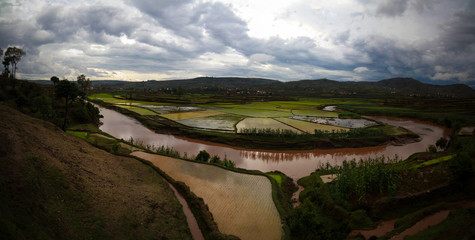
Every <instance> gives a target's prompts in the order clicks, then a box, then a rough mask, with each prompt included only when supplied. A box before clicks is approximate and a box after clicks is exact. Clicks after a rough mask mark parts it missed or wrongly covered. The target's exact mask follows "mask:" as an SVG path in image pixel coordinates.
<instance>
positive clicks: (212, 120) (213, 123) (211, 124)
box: [177, 114, 244, 131]
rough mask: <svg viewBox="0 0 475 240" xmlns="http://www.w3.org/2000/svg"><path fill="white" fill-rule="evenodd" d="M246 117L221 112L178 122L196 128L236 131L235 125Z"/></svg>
mask: <svg viewBox="0 0 475 240" xmlns="http://www.w3.org/2000/svg"><path fill="white" fill-rule="evenodd" d="M243 118H244V117H243V116H240V115H234V114H221V115H213V116H207V117H199V118H189V119H184V120H178V121H177V122H179V123H181V124H183V125H186V126H189V127H195V128H203V129H210V130H223V131H234V130H235V129H234V125H236V123H237V122H239V121H241V120H242V119H243Z"/></svg>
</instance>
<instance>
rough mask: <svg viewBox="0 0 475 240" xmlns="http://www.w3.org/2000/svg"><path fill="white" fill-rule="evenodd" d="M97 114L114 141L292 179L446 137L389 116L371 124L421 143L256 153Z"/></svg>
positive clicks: (421, 147)
mask: <svg viewBox="0 0 475 240" xmlns="http://www.w3.org/2000/svg"><path fill="white" fill-rule="evenodd" d="M100 111H101V114H102V115H103V116H104V118H103V119H101V121H102V122H103V125H102V126H101V127H100V128H101V130H103V131H104V132H107V133H109V134H111V135H112V136H114V137H116V138H119V139H121V138H122V139H124V140H127V139H130V137H133V138H134V139H140V140H142V141H143V142H144V143H145V144H151V145H156V146H161V145H164V146H169V147H173V149H175V150H177V151H179V152H180V153H181V154H182V155H183V154H184V153H185V152H186V153H187V155H188V156H192V155H196V154H198V152H199V151H201V150H206V151H207V152H209V153H210V154H211V155H218V156H220V157H221V158H224V156H226V157H227V158H228V159H230V160H232V161H234V162H235V163H236V166H237V167H239V168H244V169H251V170H260V171H263V172H269V171H274V170H278V171H281V172H283V173H285V174H286V175H288V176H290V177H291V178H293V179H295V180H296V179H299V178H301V177H304V176H308V175H309V174H310V173H312V172H313V171H315V170H316V169H317V168H319V167H320V166H321V165H322V164H326V163H327V162H328V163H330V164H332V165H337V164H341V163H342V162H343V161H344V160H346V159H348V160H349V159H360V158H363V159H366V158H374V157H379V156H383V155H384V156H386V157H391V158H393V157H394V156H396V155H397V156H399V157H400V158H402V159H405V158H407V157H409V156H410V155H411V154H413V153H416V152H423V151H426V149H427V148H428V146H429V145H430V144H435V142H436V141H437V140H438V139H439V138H440V137H442V136H447V135H448V129H445V128H443V127H441V126H438V125H435V124H431V123H428V122H422V121H417V120H411V119H400V118H389V117H372V119H371V120H373V121H380V122H384V123H386V124H390V125H394V126H401V127H404V128H406V129H408V130H410V131H413V132H414V133H416V134H419V135H420V136H421V140H420V141H418V142H414V143H408V144H404V145H402V146H393V145H388V146H376V147H364V148H341V149H328V150H289V151H279V150H274V151H271V150H256V149H244V148H238V147H231V146H227V145H223V144H215V143H211V142H206V141H200V140H195V139H189V138H184V137H176V136H172V135H164V134H157V133H154V132H152V131H151V130H149V129H147V128H145V127H144V126H143V125H141V124H140V123H139V122H137V121H136V120H135V119H133V118H130V117H128V116H125V115H123V114H120V113H118V112H115V111H113V110H109V109H105V108H100Z"/></svg>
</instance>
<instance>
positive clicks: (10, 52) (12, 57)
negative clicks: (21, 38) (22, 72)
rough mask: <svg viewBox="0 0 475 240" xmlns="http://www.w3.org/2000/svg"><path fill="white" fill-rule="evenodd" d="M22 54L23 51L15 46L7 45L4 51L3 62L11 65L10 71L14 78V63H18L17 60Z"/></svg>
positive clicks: (23, 53)
mask: <svg viewBox="0 0 475 240" xmlns="http://www.w3.org/2000/svg"><path fill="white" fill-rule="evenodd" d="M24 55H26V53H25V51H23V50H22V49H21V48H17V47H8V48H7V51H6V52H5V57H4V62H3V64H4V65H5V63H8V64H9V65H11V73H12V75H13V79H16V70H17V66H16V65H17V64H18V62H20V60H21V57H23V56H24ZM7 66H8V65H7Z"/></svg>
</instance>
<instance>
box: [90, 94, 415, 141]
mask: <svg viewBox="0 0 475 240" xmlns="http://www.w3.org/2000/svg"><path fill="white" fill-rule="evenodd" d="M125 96H127V94H125ZM125 96H119V95H115V96H114V95H112V94H93V95H91V96H90V99H91V100H95V101H99V102H98V103H100V104H102V105H105V106H106V107H115V109H116V110H119V111H121V112H122V113H125V114H128V115H131V113H132V112H133V113H137V114H138V115H136V114H135V115H134V114H132V115H131V116H132V117H135V118H137V119H138V120H139V121H141V122H142V123H143V124H144V125H146V126H148V127H149V128H151V129H153V130H155V131H157V132H160V133H168V134H174V135H181V136H186V137H191V138H197V139H203V140H208V141H214V142H219V143H225V144H229V145H235V146H241V147H250V148H255V147H256V146H259V147H261V148H268V149H283V148H284V149H312V148H315V147H316V146H319V147H324V148H334V147H345V145H344V144H348V141H343V140H342V139H341V137H338V136H337V135H325V134H323V135H322V133H325V132H328V133H332V132H342V131H346V130H348V129H347V128H345V127H341V126H338V124H342V122H344V123H345V124H347V125H350V126H353V128H361V129H364V130H363V131H360V132H359V134H352V135H351V138H354V139H355V141H352V142H351V145H347V147H360V146H374V145H380V144H384V143H386V142H388V141H392V140H396V139H397V140H398V141H399V142H401V141H405V140H404V139H405V138H414V137H417V136H416V135H414V134H412V133H410V132H406V133H405V134H400V135H394V134H393V133H394V132H395V131H394V130H393V129H391V127H390V126H383V125H378V124H376V123H374V124H372V126H371V128H372V129H373V130H374V129H375V128H377V129H380V130H381V131H379V132H378V134H369V133H368V132H371V131H372V132H373V133H374V132H375V131H373V130H367V129H369V127H367V126H365V125H361V126H357V125H356V127H355V126H354V125H353V124H352V123H351V121H352V120H354V121H355V122H356V121H361V119H351V117H358V118H359V117H360V115H358V114H355V113H350V112H341V111H340V112H330V111H323V110H321V109H322V108H323V107H324V106H326V105H329V104H331V105H340V106H343V107H344V106H346V104H353V105H354V104H365V103H366V104H367V103H368V101H366V102H365V101H364V100H358V99H352V100H348V99H309V98H303V99H299V100H293V101H264V102H262V101H261V102H248V103H241V104H236V103H233V102H229V99H227V98H223V97H215V98H212V97H210V96H208V95H202V96H198V95H191V96H182V97H180V98H179V99H183V101H188V100H186V99H190V98H193V101H195V102H199V104H192V103H190V102H189V103H188V104H186V105H185V104H183V103H171V101H172V100H171V98H169V97H166V98H162V100H163V101H161V102H146V101H143V100H140V101H137V100H126V99H125ZM138 98H140V99H146V98H145V97H138ZM179 99H175V102H180V101H181V100H179ZM210 99H213V100H214V102H207V103H205V102H206V101H210ZM226 99H227V100H226ZM155 100H156V99H155ZM119 101H121V104H117V102H119ZM216 101H218V102H216ZM220 101H222V102H220ZM109 104H113V105H109ZM160 104H165V105H160ZM353 105H352V106H353ZM339 115H342V116H343V117H345V119H340V118H337V117H338V116H339ZM348 116H349V117H348ZM293 118H298V119H293ZM312 118H323V119H326V121H324V123H325V124H321V123H313V122H311V120H312ZM349 118H350V119H349ZM336 120H341V121H336ZM375 125H376V126H375ZM202 130H206V131H202ZM287 131H288V132H287ZM315 131H318V132H319V135H318V136H316V135H314V133H315ZM249 135H252V136H249Z"/></svg>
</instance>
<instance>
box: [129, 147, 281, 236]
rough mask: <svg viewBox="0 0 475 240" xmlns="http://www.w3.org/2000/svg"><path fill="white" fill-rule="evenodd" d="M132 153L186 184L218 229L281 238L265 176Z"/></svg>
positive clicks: (276, 212) (237, 233)
mask: <svg viewBox="0 0 475 240" xmlns="http://www.w3.org/2000/svg"><path fill="white" fill-rule="evenodd" d="M132 155H134V156H137V157H140V158H143V159H146V160H148V161H151V162H152V163H153V164H154V165H155V166H157V167H159V168H160V169H162V170H163V171H164V172H165V173H167V174H168V175H170V176H171V177H172V178H173V179H175V180H177V181H182V182H184V183H185V184H186V185H188V186H189V187H190V189H191V191H192V192H194V193H195V194H196V195H197V196H199V197H201V198H203V200H204V202H205V203H206V204H207V205H208V207H209V210H210V211H211V213H212V214H213V217H214V219H215V221H216V223H217V224H218V227H219V230H220V231H221V232H223V233H226V234H233V235H236V236H238V237H239V238H241V239H257V240H262V239H281V237H282V232H283V231H282V228H281V223H280V217H279V213H278V211H277V209H276V207H275V205H274V202H273V200H272V186H271V183H270V181H269V179H267V178H266V177H264V176H257V175H248V174H242V173H236V172H232V171H228V170H225V169H222V168H219V167H216V166H211V165H206V164H200V163H194V162H188V161H184V160H179V159H174V158H170V157H165V156H161V155H154V154H149V153H144V152H134V153H132Z"/></svg>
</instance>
